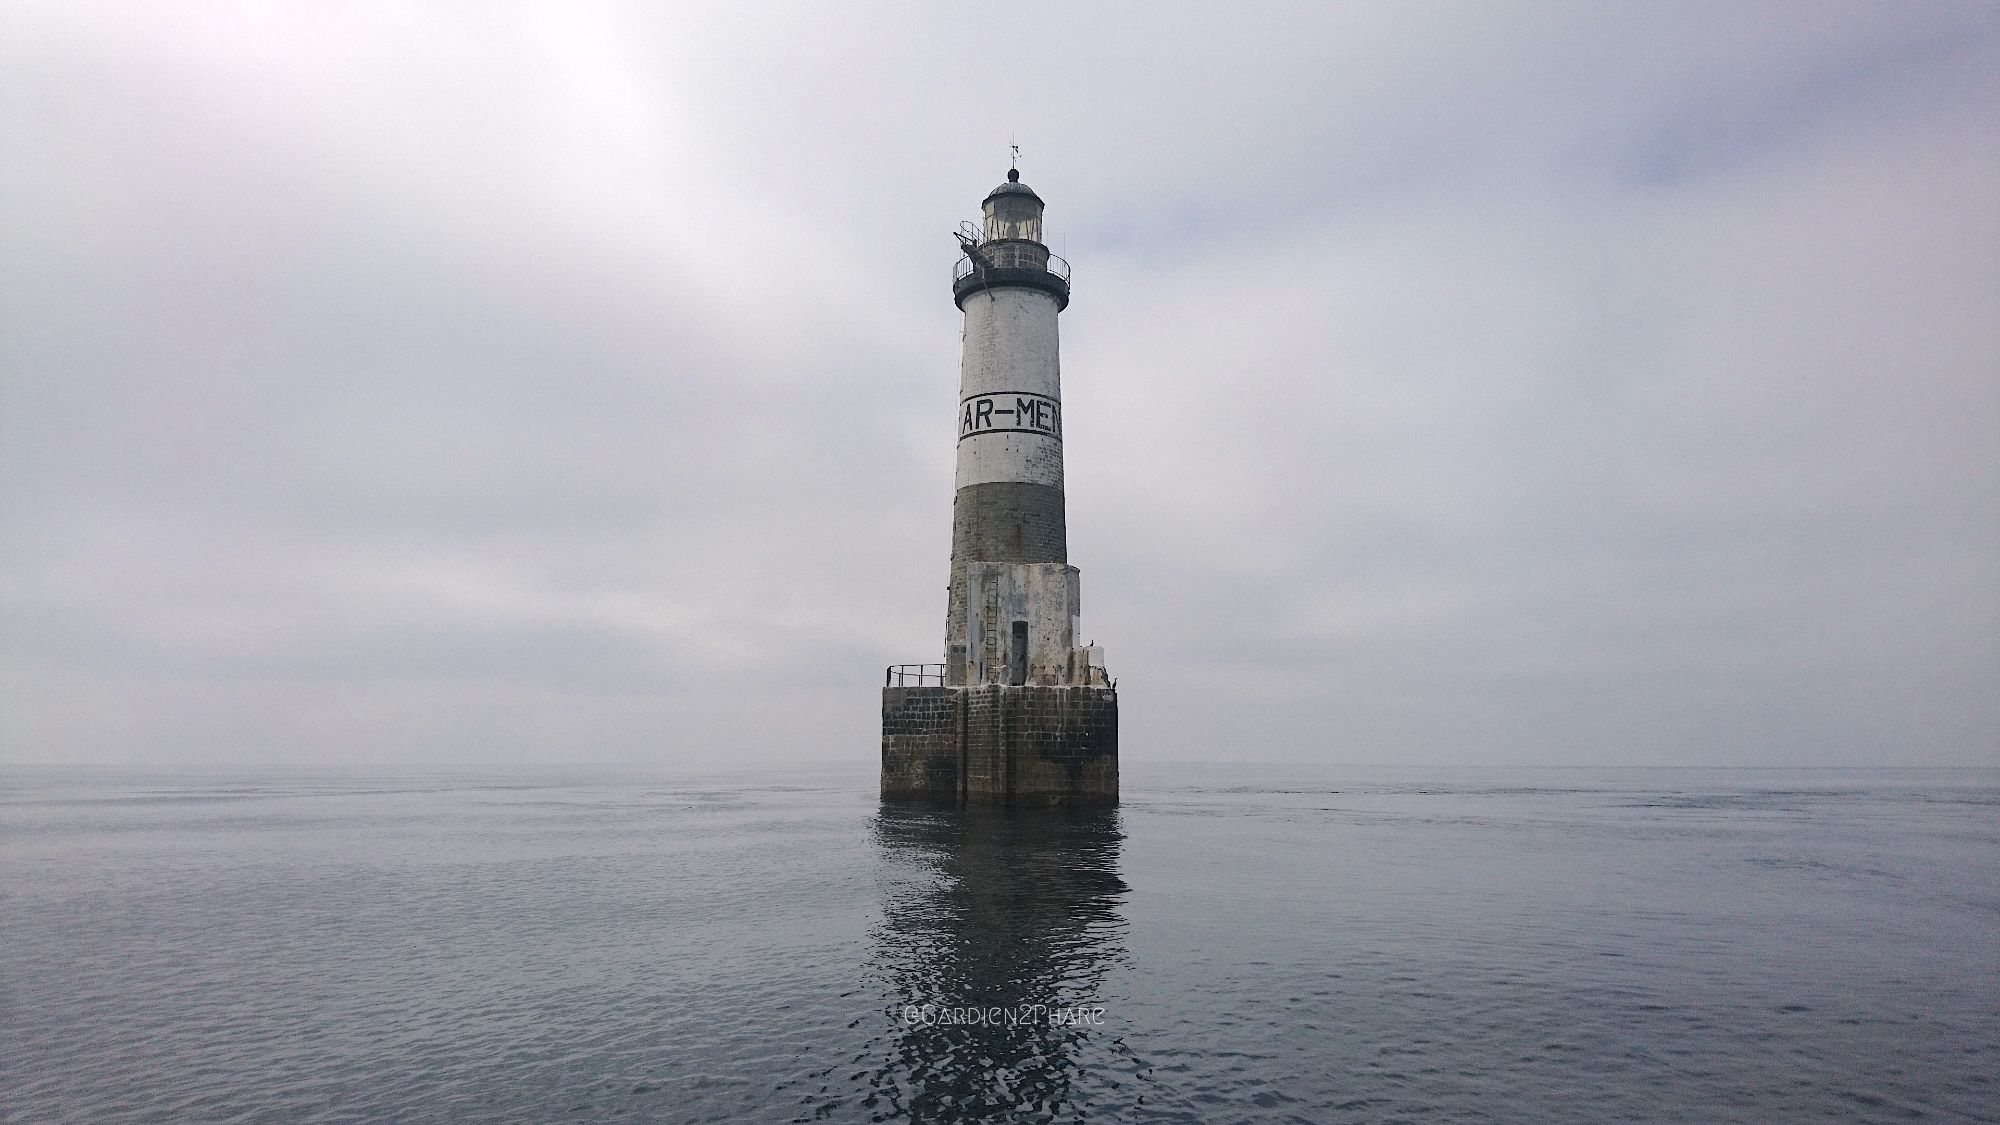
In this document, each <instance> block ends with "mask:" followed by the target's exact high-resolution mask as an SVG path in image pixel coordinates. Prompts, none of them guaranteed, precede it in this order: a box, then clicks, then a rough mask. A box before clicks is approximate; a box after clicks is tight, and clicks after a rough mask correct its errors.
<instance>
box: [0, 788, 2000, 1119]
mask: <svg viewBox="0 0 2000 1125" xmlns="http://www.w3.org/2000/svg"><path fill="white" fill-rule="evenodd" d="M0 1118H4V1119H5V1120H8V1121H20V1122H44V1121H92V1122H95V1121H173V1122H180V1121H273V1122H289V1121H524V1122H541V1121H689V1122H697V1121H699V1122H707V1121H773V1122H785V1121H795V1122H816V1121H839V1122H846V1121H900V1120H911V1121H970V1120H1001V1121H1082V1120H1104V1121H1140V1122H1231V1121H1249V1122H1339V1121H1357V1122H1360V1121H1383V1122H1388V1121H1408V1122H1433V1121H1498V1122H1562V1121H1581V1122H1603V1121H1697V1122H1722V1121H1743V1122H1772V1121H1871V1122H1873V1121H1905V1120H1908V1121H1947V1122H1960V1121H2000V770H1991V769H1963V770H1944V769H1940V770H1894V769H1884V770H1868V769H1854V770H1847V769H1816V770H1752V769H1546V770H1515V769H1419V768H1410V767H1393V766H1340V765H1323V766H1321V765H1314V766H1298V765H1293V766H1275V765H1274V766H1244V765H1158V764H1147V763H1143V762H1130V763H1128V764H1127V770H1126V777H1125V791H1124V801H1123V803H1122V805H1121V806H1120V807H1118V808H1116V809H1112V810H1102V811H1095V812H1072V813H1067V814H1061V813H1056V814H1051V813H1040V814H1028V813H1015V814H1011V815H1010V814H1006V813H999V812H993V811H987V810H953V809H927V808H906V807H885V806H883V805H882V804H880V802H879V801H878V800H877V798H876V794H875V776H874V773H873V764H872V763H871V762H869V761H867V760H857V761H856V762H854V763H852V764H849V765H841V766H827V765H813V766H800V767H792V768H785V769H777V768H773V769H767V770H759V771H754V772H753V771H739V772H732V773H712V774H702V773H695V772H680V773H676V772H673V771H669V770H662V771H661V772H659V773H656V774H646V773H638V772H629V771H628V772H617V771H598V772H592V771H585V770H578V771H571V772H567V773H557V772H544V773H491V772H470V771H467V772H456V773H454V772H436V773H419V772H413V771H402V772H395V771H384V772H375V773H367V772H349V773H342V774H333V773H282V774H279V773H272V774H253V773H235V774H221V773H214V774H200V775H195V774H179V775H145V774H134V773H111V772H101V771H100V772H88V771H74V770H71V771H62V770H30V769H23V768H17V767H10V768H7V769H4V770H0Z"/></svg>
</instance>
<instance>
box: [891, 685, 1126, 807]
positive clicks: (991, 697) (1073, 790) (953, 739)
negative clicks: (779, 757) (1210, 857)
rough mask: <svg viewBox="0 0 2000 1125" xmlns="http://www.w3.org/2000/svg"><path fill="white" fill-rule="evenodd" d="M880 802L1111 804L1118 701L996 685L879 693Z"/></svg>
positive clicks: (1096, 693)
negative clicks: (880, 727)
mask: <svg viewBox="0 0 2000 1125" xmlns="http://www.w3.org/2000/svg"><path fill="white" fill-rule="evenodd" d="M882 799H883V800H887V801H926V802H931V803H937V804H959V805H966V804H978V805H1007V806H1014V807H1023V806H1025V807H1073V806H1081V805H1107V804H1116V803H1117V802H1118V693H1117V691H1116V690H1115V689H1112V688H1108V687H1068V686H1058V687H1048V686H1038V685H1028V686H1023V687H1013V686H1008V685H998V684H996V685H988V686H984V687H973V688H938V687H922V688H896V687H891V688H884V689H882Z"/></svg>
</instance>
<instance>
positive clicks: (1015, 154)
mask: <svg viewBox="0 0 2000 1125" xmlns="http://www.w3.org/2000/svg"><path fill="white" fill-rule="evenodd" d="M1007 140H1008V145H1007V147H1008V149H1009V150H1011V151H1012V155H1011V156H1009V157H1008V158H1007V168H1008V170H1009V171H1012V170H1013V169H1016V168H1019V167H1020V166H1021V146H1020V145H1017V144H1014V143H1013V140H1014V138H1012V137H1009V138H1007Z"/></svg>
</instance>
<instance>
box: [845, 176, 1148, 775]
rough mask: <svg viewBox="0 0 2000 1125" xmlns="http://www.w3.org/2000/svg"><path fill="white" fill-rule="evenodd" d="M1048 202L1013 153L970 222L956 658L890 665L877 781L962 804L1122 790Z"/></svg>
mask: <svg viewBox="0 0 2000 1125" xmlns="http://www.w3.org/2000/svg"><path fill="white" fill-rule="evenodd" d="M1042 209H1043V202H1042V198H1041V196H1039V195H1036V194H1035V192H1034V191H1033V190H1032V189H1031V188H1029V187H1028V185H1026V184H1024V183H1022V182H1021V176H1020V173H1019V172H1018V171H1016V170H1013V169H1009V170H1008V172H1007V181H1006V182H1005V183H1003V184H1001V185H1000V186H999V187H996V188H994V189H993V190H992V191H991V192H989V193H988V194H987V196H986V199H985V200H984V202H983V203H982V205H981V210H982V212H983V219H982V222H981V223H980V224H978V225H977V226H974V225H973V224H970V223H968V224H966V226H965V228H964V229H963V230H962V231H961V232H960V234H959V235H958V240H959V249H960V256H959V259H958V262H957V264H956V265H955V267H954V268H953V270H952V286H951V295H952V300H953V302H954V303H955V304H957V306H958V308H959V310H960V311H961V312H962V313H963V314H964V317H965V334H964V349H963V353H962V357H961V363H960V366H959V378H958V401H957V406H956V408H955V410H954V413H953V419H952V421H953V429H954V431H955V437H954V441H955V443H956V448H957V486H958V487H957V491H956V493H955V494H954V496H953V499H952V520H951V564H950V571H949V575H948V580H947V582H946V589H947V591H948V593H947V595H946V599H945V627H944V660H943V661H942V662H940V663H938V664H894V665H890V666H889V669H888V674H887V676H886V677H885V682H884V685H883V689H882V797H883V799H884V800H925V801H938V802H951V803H956V804H1000V805H1086V804H1111V803H1115V802H1116V801H1117V799H1118V691H1117V687H1116V684H1115V683H1114V681H1112V680H1111V678H1110V676H1109V675H1108V674H1107V673H1106V671H1105V668H1104V656H1103V651H1102V650H1101V649H1099V648H1097V647H1096V646H1095V645H1082V644H1080V643H1079V637H1078V632H1077V631H1078V628H1079V625H1080V621H1081V618H1082V601H1081V583H1080V581H1079V578H1078V573H1077V569H1076V568H1075V567H1073V566H1071V565H1070V564H1069V532H1068V520H1067V512H1066V510H1065V504H1064V491H1063V437H1064V426H1063V409H1062V364H1061V358H1060V349H1059V346H1058V338H1057V327H1056V326H1057V319H1058V317H1059V316H1060V314H1061V313H1062V311H1063V310H1064V309H1065V308H1067V307H1069V297H1070V270H1069V264H1068V263H1067V262H1065V261H1063V260H1062V259H1061V258H1058V257H1056V256H1055V255H1053V254H1051V253H1049V248H1048V245H1047V244H1046V243H1045V242H1043V240H1042Z"/></svg>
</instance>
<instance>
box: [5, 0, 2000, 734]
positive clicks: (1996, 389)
mask: <svg viewBox="0 0 2000 1125" xmlns="http://www.w3.org/2000/svg"><path fill="white" fill-rule="evenodd" d="M993 19H994V17H993V16H992V14H991V12H990V10H988V9H984V8H976V7H963V8H956V9H954V8H948V7H943V6H909V7H898V6H887V7H880V8H867V7H863V8H851V7H850V8H842V9H838V10H832V9H828V10H819V9H810V8H804V7H801V8H798V9H795V10H794V9H779V8H776V7H760V8H758V9H757V10H756V11H755V12H754V13H746V12H743V11H740V10H737V9H733V8H726V7H712V8H703V7H696V6H673V7H670V8H665V9H661V8H653V7H649V6H629V7H628V6H619V5H592V6H582V5H576V6H561V7H543V6H518V7H516V6H498V7H496V6H491V5H466V6H461V7H454V6H450V5H426V6H424V7H422V8H421V9H416V10H406V11H398V10H394V9H372V10H367V11H360V12H357V11H352V10H338V11H336V10H333V9H321V8H318V7H314V6H310V5H300V6H288V5H265V6H261V7H260V8H259V9H257V10H256V11H254V12H251V11H244V10H240V9H226V8H224V7H221V6H217V7H213V8H209V7H202V6H173V7H171V8H158V7H156V6H141V5H134V6H120V5H104V4H95V5H93V4H75V3H68V4H47V5H41V4H17V5H14V6H12V7H11V8H10V9H9V10H8V12H7V13H6V14H5V15H4V16H0V20H4V26H0V146H4V148H0V151H4V153H5V155H6V160H5V164H6V166H7V167H8V169H9V172H8V175H7V176H5V177H0V207H4V209H5V214H6V215H7V216H8V221H7V223H6V224H4V229H0V243H3V244H0V377H4V380H5V381H4V392H0V393H4V396H5V398H4V420H0V426H4V432H3V433H0V438H4V450H0V457H4V461H0V472H3V473H4V475H0V504H4V507H0V512H4V517H0V521H3V522H0V534H4V539H0V563H4V566H3V567H0V571H4V579H0V581H4V605H5V612H6V627H5V635H6V637H7V641H6V645H5V659H4V664H0V692H4V701H3V702H4V708H0V746H4V750H0V753H4V754H5V756H6V757H7V758H8V759H10V760H22V761H49V760H54V761H66V760H93V761H95V760H102V761H140V762H148V763H153V762H162V763H175V762H197V761H216V760H223V761H247V762H267V761H268V762H312V763H321V762H336V761H348V760H359V761H417V762H439V763H445V762H467V761H477V762H525V761H608V760H610V761H664V762H679V761H700V762H717V761H728V762H735V761H746V760H776V759H780V758H796V757H822V758H826V757H859V758H866V757H868V756H869V755H871V754H872V753H873V749H872V747H873V740H874V738H875V730H874V726H875V721H876V720H875V700H874V696H873V687H874V677H875V676H876V675H877V673H878V670H879V668H880V666H881V665H883V664H885V663H889V662H892V661H904V660H921V659H933V658H935V650H936V649H937V648H938V646H939V643H940V642H939V640H938V636H937V634H939V632H940V630H941V623H942V616H943V584H944V569H945V556H946V552H947V549H948V535H949V532H948V520H949V509H950V489H951V485H950V474H951V470H950V457H951V449H950V446H949V440H950V439H949V436H948V434H949V430H948V427H949V421H948V419H949V417H950V415H951V406H952V399H953V396H954V393H955V391H954V387H955V372H956V364H957V343H958V341H957V332H956V329H957V314H956V313H955V312H954V311H953V310H952V309H951V307H950V305H949V303H948V296H947V295H946V290H945V282H946V269H947V267H948V265H949V261H950V244H949V241H948V239H947V238H946V234H947V232H948V231H949V230H950V228H951V227H952V226H953V225H954V224H955V223H956V221H957V220H958V219H960V218H964V217H967V216H968V215H970V214H971V213H972V212H973V210H974V208H975V206H976V204H977V201H978V199H979V197H980V195H982V194H983V193H984V191H985V189H986V188H987V187H989V186H990V183H989V181H992V180H995V179H997V178H998V175H999V173H1000V171H1002V170H1003V167H1004V166H1003V165H1002V164H1001V163H1000V159H1001V158H1002V157H1004V152H1005V149H1004V146H1005V144H1006V142H1007V140H1008V138H1009V136H1010V135H1014V136H1018V137H1019V139H1020V141H1021V143H1022V146H1023V148H1024V150H1025V153H1026V160H1025V162H1024V168H1025V170H1026V178H1027V179H1028V180H1029V181H1030V182H1031V183H1033V184H1034V185H1035V186H1036V188H1037V189H1038V190H1039V191H1040V192H1041V193H1042V194H1043V195H1045V196H1046V197H1047V198H1048V199H1049V201H1050V220H1051V230H1052V239H1053V241H1055V243H1056V244H1057V248H1058V250H1059V251H1061V252H1064V253H1066V254H1067V256H1069V257H1070V258H1071V259H1072V260H1073V262H1074V263H1075V264H1076V267H1077V270H1078V281H1077V299H1076V303H1075V305H1074V306H1073V307H1072V308H1071V310H1070V311H1069V312H1068V313H1066V314H1065V320H1064V325H1063V330H1064V333H1065V344H1064V347H1065V354H1064V359H1065V370H1066V374H1067V376H1068V378H1067V380H1066V398H1067V400H1068V401H1067V420H1068V431H1069V438H1070V440H1069V450H1068V455H1069V461H1070V464H1069V470H1070V510H1071V523H1072V531H1071V550H1072V559H1073V561H1075V562H1076V563H1077V564H1078V565H1079V566H1081V567H1082V568H1083V571H1084V583H1085V588H1084V605H1085V611H1086V622H1085V630H1086V632H1087V633H1092V634H1094V635H1095V636H1096V638H1097V639H1098V640H1099V641H1101V642H1102V643H1104V644H1105V645H1106V646H1107V647H1108V649H1109V654H1110V657H1111V662H1112V665H1113V670H1114V672H1116V673H1117V674H1118V675H1119V676H1120V677H1121V687H1122V688H1123V690H1124V693H1125V696H1126V705H1125V706H1126V715H1125V726H1126V735H1125V737H1126V742H1127V754H1128V756H1130V757H1134V758H1143V757H1148V756H1157V757H1174V758H1204V757H1206V758H1220V757H1245V758H1331V759H1337V760H1408V761H1421V762H1535V763H1579V764H1592V763H1619V762H1643V763H1672V762H1719V763H1731V762H1741V763H1746V764H1765V763H1771V764H1780V763H1782V764H1792V763H1798V764H1846V763H1872V762H1886V763H1914V764H1949V763H1987V764H1990V763H1992V762H1993V761H1995V759H1996V750H2000V608H1996V607H2000V597H1996V596H1995V595H1996V593H2000V379H1996V378H1995V372H1996V370H2000V320H1996V318H1995V317H1994V316H1993V315H1992V310H1993V309H1994V308H1996V307H2000V258H1996V256H1995V254H1994V248H1995V247H1996V246H2000V219H1996V218H1995V215H1994V212H1993V209H1992V207H1991V206H1990V200H1991V199H1993V198H1995V197H1996V196H2000V148H1996V146H1995V145H1994V144H1993V142H1992V140H1991V122H1992V117H1993V110H1994V107H1995V105H1996V97H2000V18H1996V16H1995V14H1994V12H1993V10H1992V9H1991V8H1990V7H1988V6H1979V5H1966V6H1951V5H1930V6H1926V7H1924V8H1922V9H1911V8H1908V7H1907V6H1894V5H1855V6H1837V5H1826V4H1812V5H1799V6H1758V7H1756V8H1752V9H1743V8H1741V7H1740V6H1736V5H1720V6H1713V7H1700V6H1680V7H1676V8H1674V9H1671V10H1661V11H1657V12H1653V11H1644V10H1629V11H1628V10H1625V9H1612V10H1603V11H1597V12H1577V11H1571V10H1562V9H1555V8H1549V7H1543V6H1512V7H1495V6H1490V5H1480V6H1470V5H1467V6H1457V7H1428V8H1423V9H1411V8H1409V7H1408V6H1405V5H1386V6H1381V7H1362V6H1345V7H1340V8H1333V7H1330V6H1326V5H1298V6H1289V7H1288V6H1268V7H1258V8H1254V9H1250V10H1247V11H1239V10H1236V9H1231V10H1230V11H1228V12H1226V13H1225V12H1222V11H1220V10H1196V11H1190V12H1187V13H1183V14H1180V15H1178V16H1163V15H1161V14H1160V13H1159V12H1158V11H1157V10H1156V9H1154V8H1151V7H1145V8H1122V7H1115V6H1092V7H1090V8H1088V9H1086V10H1084V11H1082V12H1078V13H1070V14H1067V15H1065V16H1062V17H1054V16H1051V17H1049V19H1048V22H1046V23H1036V24H1035V26H1033V27H1022V28H1010V29H1005V32H1006V33H1004V34H1003V31H1002V29H996V28H994V27H993V26H992V23H993ZM1011 34H1018V35H1020V36H1023V37H1025V38H1024V39H1023V40H1022V42H1025V43H1028V44H1030V45H1029V46H1028V47H1026V48H1023V49H1006V50H1002V49H1000V48H999V47H997V46H996V44H997V43H1000V42H1004V41H1007V40H1008V38H1009V35H1011Z"/></svg>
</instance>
